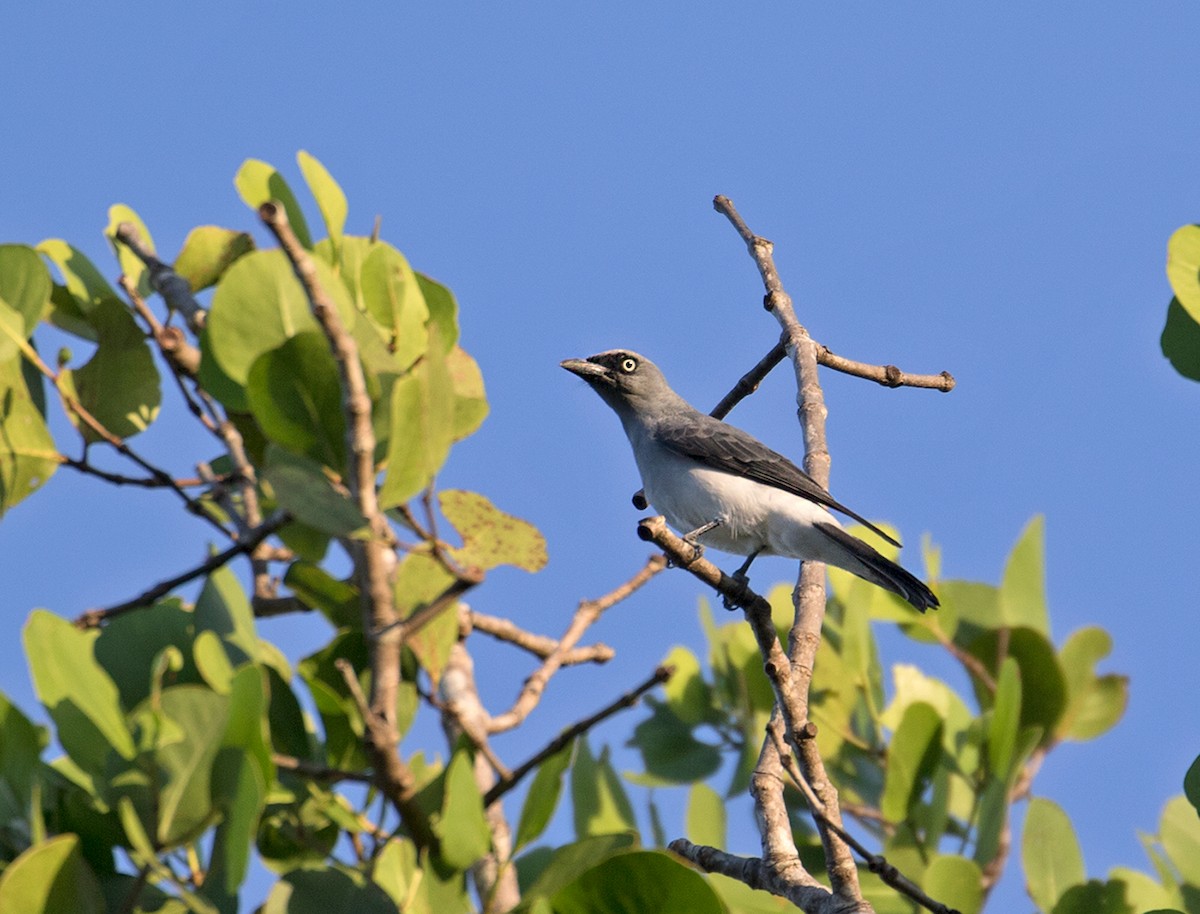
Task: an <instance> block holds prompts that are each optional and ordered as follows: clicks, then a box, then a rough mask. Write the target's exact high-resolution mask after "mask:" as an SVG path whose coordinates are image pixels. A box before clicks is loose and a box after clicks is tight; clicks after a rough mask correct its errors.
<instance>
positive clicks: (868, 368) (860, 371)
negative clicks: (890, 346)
mask: <svg viewBox="0 0 1200 914" xmlns="http://www.w3.org/2000/svg"><path fill="white" fill-rule="evenodd" d="M817 361H818V362H820V363H821V364H822V365H824V366H825V367H826V368H832V369H833V370H834V371H840V372H842V373H843V374H849V375H854V377H856V378H865V379H866V380H868V381H875V382H877V383H879V384H882V385H883V386H884V387H924V388H927V389H930V390H940V391H941V392H942V393H950V391H952V390H954V384H955V381H954V375H952V374H950V372H948V371H942V372H939V373H938V374H910V373H908V372H904V371H901V370H900V369H899V368H897V367H896V366H895V365H869V364H867V363H866V362H856V361H854V360H853V359H847V358H845V357H843V356H840V355H835V354H834V353H833V352H832V351H830V349H829V347H828V346H823V345H821V344H820V343H818V344H817Z"/></svg>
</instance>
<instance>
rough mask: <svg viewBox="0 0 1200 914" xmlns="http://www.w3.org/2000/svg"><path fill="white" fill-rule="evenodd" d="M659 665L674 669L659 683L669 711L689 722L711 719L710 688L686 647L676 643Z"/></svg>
mask: <svg viewBox="0 0 1200 914" xmlns="http://www.w3.org/2000/svg"><path fill="white" fill-rule="evenodd" d="M662 665H663V666H668V667H671V668H673V669H674V671H675V672H673V673H672V674H671V678H670V679H668V680H667V681H666V683H665V684H664V685H663V692H664V694H665V695H666V698H667V707H668V708H669V709H670V711H671V713H672V714H674V715H675V716H676V717H678V718H679V719H680V720H681V721H683V722H684V723H685V724H689V725H691V726H695V725H696V724H699V723H702V722H704V721H707V720H711V719H712V718H713V716H714V713H713V695H712V689H711V688H709V685H708V683H707V682H705V681H704V677H703V676H702V675H701V673H700V661H699V660H697V659H696V655H695V654H693V653H692V652H691V651H689V650H688V649H687V648H686V647H682V646H680V645H676V646H675V647H673V648H671V650H670V651H669V652H668V654H667V656H666V657H665V658H664V659H663V663H662Z"/></svg>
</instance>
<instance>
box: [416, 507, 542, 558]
mask: <svg viewBox="0 0 1200 914" xmlns="http://www.w3.org/2000/svg"><path fill="white" fill-rule="evenodd" d="M438 506H439V507H440V508H441V509H442V514H444V515H445V517H446V520H448V521H450V523H451V524H452V525H453V526H454V529H455V530H457V531H458V535H459V536H461V537H462V541H463V545H462V547H461V548H458V549H451V550H450V553H451V555H452V556H453V557H454V560H455V561H456V562H459V563H460V564H462V565H465V566H472V565H474V566H478V567H479V568H484V569H488V568H495V567H496V566H497V565H515V566H516V567H517V568H523V569H524V570H525V571H540V570H541V569H542V568H543V567H544V566H545V564H546V561H547V558H546V538H545V537H544V536H542V534H541V533H540V532H539V531H538V529H537V528H536V527H535V526H533V524H531V523H529V522H528V521H523V520H521V519H520V518H519V517H513V516H512V515H511V514H505V513H504V512H503V511H501V510H500V509H499V508H497V507H496V506H495V505H493V504H492V503H491V502H490V501H488V500H487V499H486V498H485V497H484V496H482V495H480V494H479V493H477V492H464V491H463V490H461V489H444V490H443V491H441V492H438Z"/></svg>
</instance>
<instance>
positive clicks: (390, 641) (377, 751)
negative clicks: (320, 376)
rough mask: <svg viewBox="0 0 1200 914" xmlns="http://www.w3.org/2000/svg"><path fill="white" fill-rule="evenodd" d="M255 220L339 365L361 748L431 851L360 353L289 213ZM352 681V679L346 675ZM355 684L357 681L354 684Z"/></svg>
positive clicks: (265, 210) (263, 211) (274, 206)
mask: <svg viewBox="0 0 1200 914" xmlns="http://www.w3.org/2000/svg"><path fill="white" fill-rule="evenodd" d="M258 214H259V217H260V218H261V219H262V221H263V223H264V224H265V225H266V226H267V228H268V229H270V231H271V234H273V235H274V236H275V238H276V240H277V241H278V242H279V246H280V248H282V250H283V252H284V254H285V255H286V256H287V258H288V260H289V261H290V262H291V264H292V270H293V272H294V273H295V274H296V278H297V279H298V280H299V281H300V285H301V286H302V287H303V289H304V294H305V296H306V297H307V298H308V303H309V307H310V308H311V310H312V314H313V317H315V318H316V320H317V323H318V324H319V325H320V327H321V330H322V332H323V333H324V334H325V338H326V340H327V341H328V342H329V348H330V350H331V351H332V352H333V357H334V361H335V362H336V363H337V367H338V380H339V382H340V386H341V391H342V414H343V416H344V418H345V424H346V458H347V459H346V485H347V487H348V488H349V490H350V495H351V497H352V498H353V499H354V502H355V504H356V506H357V507H358V510H359V511H360V512H361V513H362V516H363V517H365V518H366V519H367V523H368V525H369V526H370V530H371V536H370V539H368V540H367V541H366V542H360V541H357V540H346V541H345V545H346V547H347V549H348V551H349V552H350V555H351V557H352V558H353V561H354V574H355V578H356V579H357V583H358V589H359V593H360V594H361V597H362V612H363V630H364V631H365V632H366V633H367V638H368V645H369V650H370V663H371V700H370V703H369V704H367V703H366V702H363V705H364V709H365V710H367V711H368V713H367V714H366V716H365V719H366V720H367V721H368V727H367V734H366V740H365V742H366V748H367V751H368V753H369V755H370V756H371V759H372V765H373V766H374V769H375V772H376V774H377V776H378V777H379V778H380V781H381V785H380V786H381V788H382V789H383V791H384V793H386V794H387V795H388V798H389V799H390V800H391V801H392V803H393V804H394V805H395V806H396V809H397V811H398V812H399V813H400V816H401V818H403V819H404V821H405V825H406V826H407V827H408V829H409V832H410V834H411V835H412V837H413V840H414V841H415V842H416V843H417V845H418V846H422V847H423V846H429V845H430V844H432V842H433V836H432V834H431V833H430V831H429V823H428V822H427V821H426V820H425V817H424V816H422V815H421V814H420V813H419V811H418V810H416V809H415V808H414V807H413V805H412V804H413V793H414V780H413V776H412V772H410V771H409V770H408V768H407V766H406V765H404V763H403V762H402V761H401V759H400V754H399V752H398V750H397V747H396V744H397V743H398V742H399V734H398V732H397V729H396V694H397V690H398V688H399V683H400V650H401V644H402V635H403V631H402V629H401V628H399V627H397V626H396V625H395V623H396V621H397V618H396V605H395V595H394V594H393V591H392V588H393V583H394V578H395V571H396V552H395V549H394V544H395V535H394V534H393V532H392V529H391V526H390V525H389V524H388V521H387V517H386V516H385V515H384V513H383V511H382V510H381V509H380V507H379V499H378V497H377V493H376V491H375V476H376V473H375V431H374V428H373V427H372V425H371V398H370V396H369V395H368V393H367V383H366V377H365V375H364V374H363V366H362V362H361V360H360V359H359V356H358V344H357V343H356V342H355V340H354V337H353V336H352V335H351V333H350V331H349V328H347V327H346V326H345V325H344V324H343V322H342V318H341V315H340V314H339V313H338V309H337V306H336V304H335V303H334V301H333V299H331V298H330V297H329V294H328V292H327V290H325V289H324V288H322V286H321V283H320V281H319V280H318V278H317V268H316V264H315V263H314V261H313V259H312V257H311V256H310V255H309V253H308V251H306V250H305V249H304V247H303V245H301V244H300V242H299V240H298V239H297V238H296V234H295V232H293V231H292V228H291V226H290V225H289V224H288V219H287V213H286V211H285V210H284V208H283V206H282V205H280V204H279V203H276V202H268V203H264V204H263V205H262V206H260V207H259V209H258ZM351 678H353V677H351ZM355 686H357V681H355Z"/></svg>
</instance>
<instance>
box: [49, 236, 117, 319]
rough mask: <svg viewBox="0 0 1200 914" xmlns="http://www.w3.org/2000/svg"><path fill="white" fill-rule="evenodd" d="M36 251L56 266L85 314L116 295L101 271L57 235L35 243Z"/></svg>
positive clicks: (68, 289)
mask: <svg viewBox="0 0 1200 914" xmlns="http://www.w3.org/2000/svg"><path fill="white" fill-rule="evenodd" d="M37 250H38V253H39V254H41V255H42V256H43V257H45V258H47V259H48V260H49V261H50V262H51V263H53V264H54V265H55V266H56V267H58V272H59V273H60V274H62V278H63V282H64V283H65V284H66V287H67V291H68V292H70V293H71V295H72V296H73V297H74V298H75V300H76V302H78V304H79V307H80V309H81V310H82V312H83V314H84V315H87V314H89V313H90V312H91V311H92V309H93V308H94V307H95V306H96V305H97V304H98V303H99V302H101V301H103V300H104V299H106V298H116V296H117V293H116V292H114V291H113V288H112V286H110V285H109V284H108V281H107V280H106V279H105V278H104V274H103V273H101V272H100V271H99V270H97V269H96V267H95V266H94V265H93V264H92V262H91V261H90V260H88V259H87V257H86V256H84V254H83V252H82V251H80V250H79V249H78V248H74V247H72V246H71V245H69V244H67V243H66V242H65V241H63V240H62V239H60V238H47V239H46V240H45V241H43V242H42V243H41V244H39V245H38V246H37Z"/></svg>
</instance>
